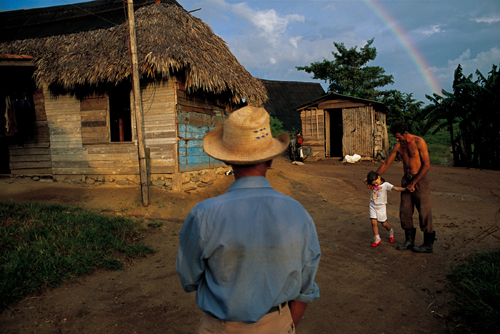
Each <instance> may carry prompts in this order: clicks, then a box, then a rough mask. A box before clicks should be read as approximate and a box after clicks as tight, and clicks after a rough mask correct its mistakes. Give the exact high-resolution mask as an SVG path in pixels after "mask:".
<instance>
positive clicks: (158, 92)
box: [141, 79, 177, 174]
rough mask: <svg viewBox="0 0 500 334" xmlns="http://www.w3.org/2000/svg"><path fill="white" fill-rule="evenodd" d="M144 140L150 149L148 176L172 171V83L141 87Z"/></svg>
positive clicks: (173, 118)
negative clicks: (149, 170)
mask: <svg viewBox="0 0 500 334" xmlns="http://www.w3.org/2000/svg"><path fill="white" fill-rule="evenodd" d="M141 94H142V101H143V102H142V108H143V111H144V136H145V137H146V147H147V148H149V149H150V158H151V173H152V174H164V173H169V174H170V173H174V171H175V156H174V154H175V147H176V144H177V137H176V129H175V104H176V103H175V101H176V96H175V94H176V93H175V81H174V80H172V79H171V80H168V81H161V82H154V83H150V84H149V85H146V86H143V87H142V91H141Z"/></svg>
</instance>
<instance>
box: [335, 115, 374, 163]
mask: <svg viewBox="0 0 500 334" xmlns="http://www.w3.org/2000/svg"><path fill="white" fill-rule="evenodd" d="M374 117H375V114H374V110H373V107H372V106H366V107H357V108H347V109H342V123H343V129H344V136H343V138H342V151H343V156H346V155H354V154H358V155H360V156H361V157H370V158H371V157H373V152H374V151H373V149H374V138H373V132H374V131H373V124H374Z"/></svg>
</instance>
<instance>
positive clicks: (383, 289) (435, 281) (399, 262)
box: [0, 158, 500, 334]
mask: <svg viewBox="0 0 500 334" xmlns="http://www.w3.org/2000/svg"><path fill="white" fill-rule="evenodd" d="M376 168H377V164H374V163H369V162H360V163H356V164H343V163H341V162H339V161H338V160H322V161H316V162H306V165H304V166H296V165H292V164H290V162H289V161H286V160H285V159H282V158H279V159H277V160H276V161H275V163H274V165H273V168H272V169H271V170H270V171H269V174H268V178H269V180H270V182H271V184H272V185H273V187H274V188H275V189H276V190H278V191H281V192H283V193H285V194H287V195H290V196H292V197H294V198H295V199H297V200H298V201H300V202H301V203H302V204H303V205H304V207H305V208H306V209H307V210H308V211H309V213H310V214H311V216H312V217H313V219H314V221H315V223H316V227H317V231H318V235H319V239H320V244H321V248H322V258H321V264H320V268H319V271H318V275H317V279H316V281H317V283H318V285H319V287H320V294H321V297H320V298H319V299H318V300H316V301H314V302H313V303H311V304H310V305H309V306H308V308H307V311H306V314H305V317H304V319H303V320H302V322H301V324H300V325H299V328H298V333H300V334H320V333H328V334H330V333H363V334H365V333H386V334H387V333H389V334H392V333H397V334H400V333H408V334H430V333H436V334H445V333H457V328H455V326H456V325H457V323H456V322H454V319H453V318H452V317H450V316H448V307H447V304H446V301H447V300H449V296H448V294H447V292H446V291H447V290H446V289H445V286H446V277H445V275H446V273H447V272H448V270H449V268H450V266H451V265H453V264H454V263H456V261H457V260H459V259H461V258H464V257H466V256H467V255H468V254H470V253H471V252H477V251H483V250H491V249H494V248H498V247H499V246H500V231H499V218H500V214H499V209H500V172H497V171H486V170H475V169H464V168H452V167H446V166H432V168H431V170H430V172H429V177H430V180H431V187H432V200H433V217H434V225H435V230H436V231H437V235H436V238H437V240H436V243H435V245H434V253H433V254H415V253H412V252H408V251H398V250H396V245H397V244H398V243H401V242H402V241H403V239H404V236H403V233H402V230H401V229H400V227H399V220H398V205H399V193H396V192H393V193H390V194H389V204H388V217H389V223H391V224H392V226H393V227H394V229H395V231H396V241H395V243H394V244H390V243H389V242H388V237H387V236H386V235H385V234H384V233H383V232H384V231H382V230H381V232H382V233H381V235H382V241H383V242H382V245H381V246H379V247H376V248H372V247H371V246H370V245H371V242H372V238H373V235H372V232H371V227H370V222H369V219H368V201H369V191H368V189H366V187H365V186H364V185H363V183H362V182H361V180H363V178H364V177H365V176H366V174H367V172H369V171H370V170H373V169H376ZM401 175H402V165H401V164H397V163H395V164H393V165H392V166H391V167H390V168H389V170H388V171H387V172H386V173H384V177H385V179H386V180H387V181H389V182H391V183H393V184H399V180H400V178H401ZM232 180H233V177H232V176H222V177H221V178H219V179H217V180H216V181H215V182H214V184H212V185H210V186H208V187H205V188H199V189H197V190H194V191H192V192H190V193H186V192H172V191H167V190H161V189H160V188H159V187H152V189H151V205H150V206H149V207H147V208H143V207H142V206H141V205H140V191H139V190H138V188H137V187H135V186H116V185H114V186H83V185H80V186H76V185H70V184H64V183H60V182H57V183H40V182H35V181H31V180H29V179H12V178H4V179H1V180H0V200H1V201H9V200H13V201H26V200H36V201H43V202H57V203H62V204H66V205H78V206H82V207H86V208H89V209H92V210H95V211H99V212H103V213H106V214H115V215H123V216H129V217H132V218H139V219H144V220H145V221H146V222H148V221H156V222H162V223H163V226H161V227H159V228H152V227H149V228H148V229H147V231H146V232H145V238H144V240H143V242H144V243H146V244H148V245H150V246H152V247H153V248H154V249H155V250H156V254H154V255H152V256H149V257H148V258H144V259H139V260H136V261H135V262H130V263H127V264H126V266H125V268H124V269H123V270H122V271H119V272H109V271H98V272H96V273H94V274H93V275H90V276H86V277H81V278H78V279H76V280H74V281H72V282H68V283H67V284H65V285H64V286H62V287H59V288H56V289H53V290H50V291H44V292H43V293H41V294H40V295H36V296H31V297H28V298H26V299H24V300H23V301H21V302H19V303H17V304H15V305H12V306H11V308H10V309H8V310H6V311H4V312H3V313H2V314H0V333H64V332H70V333H120V334H124V333H180V334H185V333H194V331H195V329H196V326H197V322H198V320H199V318H200V316H201V312H200V311H199V310H198V308H197V306H196V303H195V300H194V297H195V296H194V294H186V293H185V292H184V291H183V290H182V288H181V286H180V283H179V281H178V277H177V274H176V272H175V268H174V263H175V256H176V250H177V243H178V233H179V231H180V228H181V226H182V223H183V221H184V219H185V217H186V215H187V213H188V212H189V210H190V209H191V208H192V207H193V206H194V205H195V204H196V203H197V202H199V201H201V200H203V199H205V198H208V197H212V196H216V195H218V194H221V193H223V192H225V190H226V189H227V188H228V186H229V185H230V183H231V182H232ZM414 220H415V226H416V227H417V226H418V221H417V215H416V214H415V217H414ZM416 243H417V244H420V243H422V234H421V232H418V233H417V240H416Z"/></svg>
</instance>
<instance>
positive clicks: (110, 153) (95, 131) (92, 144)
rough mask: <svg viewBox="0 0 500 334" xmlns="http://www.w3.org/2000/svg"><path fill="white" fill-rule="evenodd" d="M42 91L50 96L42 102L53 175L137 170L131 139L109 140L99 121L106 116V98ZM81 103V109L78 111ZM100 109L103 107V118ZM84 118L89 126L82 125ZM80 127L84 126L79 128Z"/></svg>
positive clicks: (122, 172)
mask: <svg viewBox="0 0 500 334" xmlns="http://www.w3.org/2000/svg"><path fill="white" fill-rule="evenodd" d="M46 95H48V96H50V98H49V99H47V100H46V104H45V105H46V109H47V118H48V121H49V127H50V134H51V137H50V145H51V159H52V172H53V174H54V175H119V174H125V175H134V174H138V173H139V167H138V159H137V147H136V146H135V145H134V143H133V142H128V143H109V130H108V127H107V125H106V126H104V123H103V122H104V121H105V120H106V122H107V119H108V117H107V105H108V104H107V98H104V97H98V98H90V99H89V101H85V100H83V101H80V100H78V99H77V98H75V97H74V96H71V95H69V94H68V95H63V96H60V95H59V96H53V95H51V94H50V92H48V91H46ZM82 107H83V109H84V110H83V111H80V108H82ZM103 111H106V118H105V120H104V119H103ZM86 122H90V123H91V126H85V125H86ZM106 124H107V123H106ZM82 128H88V129H85V130H83V131H82ZM86 130H88V131H86ZM104 130H106V133H104ZM84 141H85V143H84Z"/></svg>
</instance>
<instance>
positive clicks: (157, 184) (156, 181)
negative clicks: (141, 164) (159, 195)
mask: <svg viewBox="0 0 500 334" xmlns="http://www.w3.org/2000/svg"><path fill="white" fill-rule="evenodd" d="M151 184H152V185H153V186H158V187H161V186H163V185H165V181H163V180H154V181H153V182H152V183H151Z"/></svg>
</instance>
